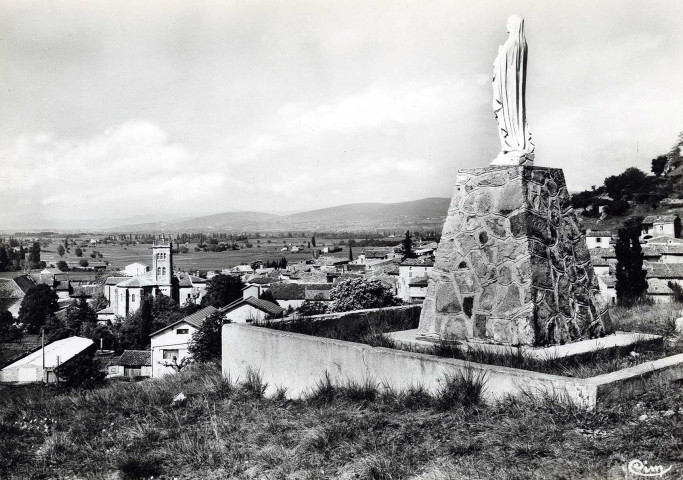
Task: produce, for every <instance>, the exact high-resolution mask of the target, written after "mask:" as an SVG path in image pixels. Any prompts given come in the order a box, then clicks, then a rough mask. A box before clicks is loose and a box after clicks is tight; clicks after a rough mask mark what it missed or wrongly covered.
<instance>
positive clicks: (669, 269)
mask: <svg viewBox="0 0 683 480" xmlns="http://www.w3.org/2000/svg"><path fill="white" fill-rule="evenodd" d="M644 267H645V269H646V270H647V278H667V279H668V278H683V263H647V264H646V265H644Z"/></svg>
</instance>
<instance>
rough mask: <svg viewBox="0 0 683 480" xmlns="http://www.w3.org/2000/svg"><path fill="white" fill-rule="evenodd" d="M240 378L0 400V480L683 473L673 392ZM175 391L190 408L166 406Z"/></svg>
mask: <svg viewBox="0 0 683 480" xmlns="http://www.w3.org/2000/svg"><path fill="white" fill-rule="evenodd" d="M248 380H249V381H248V382H246V383H242V384H234V383H231V381H229V380H226V379H223V378H221V375H220V371H219V369H218V368H217V367H216V366H211V365H203V366H196V367H194V368H192V369H187V370H184V371H183V372H181V373H180V374H177V375H175V376H171V377H166V378H164V379H160V380H154V381H151V380H149V381H144V382H141V383H125V382H123V383H112V384H110V385H109V386H107V387H104V388H101V389H98V390H94V391H82V392H62V393H58V392H56V391H54V390H52V389H51V388H41V387H39V386H36V387H34V388H35V390H29V391H27V390H24V391H23V393H21V394H20V392H18V391H10V392H8V391H2V390H0V395H5V396H6V397H11V398H9V399H7V400H6V401H4V402H2V403H0V477H2V478H55V477H60V478H62V477H68V478H150V477H152V476H153V477H154V478H174V477H175V478H183V479H224V478H244V479H247V478H292V479H320V478H347V479H351V478H375V479H399V478H409V477H410V478H420V479H449V478H450V479H460V478H496V479H512V478H544V479H545V478H581V479H585V478H624V472H625V468H626V464H627V463H628V462H629V461H630V460H633V459H640V460H643V461H648V462H649V464H651V465H653V464H662V465H665V466H669V465H672V466H673V471H674V472H680V471H681V468H683V453H682V452H683V436H682V435H681V432H682V431H683V409H681V407H680V406H681V402H682V401H683V388H681V386H680V385H666V384H664V383H659V382H657V381H656V380H651V381H650V383H649V392H648V393H647V394H646V395H645V396H643V397H642V398H640V399H639V400H637V401H629V402H623V401H622V402H619V403H617V404H614V405H609V406H605V407H600V408H598V409H597V410H595V411H593V412H586V411H583V410H580V409H577V408H575V407H572V406H569V405H567V404H565V403H563V402H562V401H560V400H559V399H553V398H533V397H529V398H526V399H523V400H506V401H503V402H501V403H499V404H497V405H491V406H484V405H480V404H479V403H478V390H477V385H476V384H473V383H472V382H471V381H465V382H464V383H463V381H462V379H460V380H457V379H456V380H457V381H453V380H452V379H451V380H450V381H449V382H448V383H447V385H446V388H444V390H443V391H442V392H441V393H440V394H439V395H437V396H436V397H430V396H428V395H426V394H425V393H424V392H423V391H422V390H420V389H419V388H416V389H413V390H412V391H409V392H407V393H402V394H399V393H396V392H384V393H382V392H380V391H379V390H378V389H377V388H376V386H374V385H372V384H367V385H350V386H346V387H335V386H332V385H330V384H329V383H327V382H325V381H324V380H322V379H321V382H320V385H319V387H318V389H317V390H316V391H314V392H312V394H311V395H310V396H309V398H307V399H306V400H301V401H291V400H285V399H284V398H282V397H281V396H280V397H276V398H263V396H262V392H263V385H262V384H260V382H259V380H258V377H257V376H252V377H251V378H250V379H248ZM475 383H476V382H475ZM484 388H485V384H484ZM180 392H184V393H185V395H186V396H187V400H186V401H184V402H181V403H180V404H178V405H176V406H172V399H173V397H174V396H176V395H177V394H178V393H180ZM463 392H465V394H463ZM679 409H680V410H679Z"/></svg>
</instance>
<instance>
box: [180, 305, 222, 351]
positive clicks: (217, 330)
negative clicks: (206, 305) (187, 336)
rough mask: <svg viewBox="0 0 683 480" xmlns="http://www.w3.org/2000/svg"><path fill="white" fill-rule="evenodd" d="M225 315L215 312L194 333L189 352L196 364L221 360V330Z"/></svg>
mask: <svg viewBox="0 0 683 480" xmlns="http://www.w3.org/2000/svg"><path fill="white" fill-rule="evenodd" d="M222 327H223V315H222V314H221V313H219V312H214V313H212V314H211V315H209V316H208V317H206V318H205V319H204V322H203V323H202V326H201V327H199V329H198V330H197V331H196V332H194V334H193V335H192V339H191V340H190V345H189V347H188V351H189V352H190V354H191V355H192V358H193V359H194V360H195V361H196V362H218V361H220V359H221V330H222Z"/></svg>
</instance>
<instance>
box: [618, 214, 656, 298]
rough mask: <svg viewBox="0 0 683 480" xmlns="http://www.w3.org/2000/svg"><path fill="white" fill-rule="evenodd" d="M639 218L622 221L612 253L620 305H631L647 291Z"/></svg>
mask: <svg viewBox="0 0 683 480" xmlns="http://www.w3.org/2000/svg"><path fill="white" fill-rule="evenodd" d="M640 231H641V219H639V218H633V219H629V220H628V221H626V222H624V225H623V226H622V228H620V229H619V231H618V233H617V243H616V245H615V247H614V253H615V254H616V257H617V267H616V280H617V282H616V286H615V287H616V291H617V300H618V301H619V304H620V305H626V306H631V305H633V304H634V303H637V302H639V301H641V300H642V299H643V298H644V296H645V294H646V293H647V286H648V284H647V279H646V275H647V272H646V271H645V270H643V249H642V247H641V246H640V240H639V237H640Z"/></svg>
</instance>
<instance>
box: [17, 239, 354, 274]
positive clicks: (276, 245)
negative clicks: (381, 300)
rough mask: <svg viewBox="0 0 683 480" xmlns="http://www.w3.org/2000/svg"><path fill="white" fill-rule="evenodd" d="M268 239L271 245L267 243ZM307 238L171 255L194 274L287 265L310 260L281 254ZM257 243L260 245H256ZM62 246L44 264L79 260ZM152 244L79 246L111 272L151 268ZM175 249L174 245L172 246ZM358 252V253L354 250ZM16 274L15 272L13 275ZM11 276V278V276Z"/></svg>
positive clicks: (47, 252) (307, 253) (306, 252)
mask: <svg viewBox="0 0 683 480" xmlns="http://www.w3.org/2000/svg"><path fill="white" fill-rule="evenodd" d="M90 238H96V239H97V238H100V237H82V238H80V239H76V241H77V243H79V244H80V243H81V242H86V241H89V240H90ZM269 240H270V242H271V243H268V241H269ZM309 240H310V238H269V239H264V238H260V239H250V240H249V241H250V242H251V243H252V244H253V247H252V248H241V249H240V250H228V251H225V252H201V251H200V252H195V251H194V247H195V246H196V244H188V245H187V248H188V249H189V252H188V253H177V254H174V255H173V262H174V264H175V266H176V267H178V268H180V269H181V270H187V271H194V270H221V269H224V268H230V267H234V266H235V265H239V264H245V263H247V264H248V263H251V262H253V261H255V260H262V261H264V262H265V261H267V260H279V259H281V258H282V257H285V258H286V259H287V261H288V262H289V263H296V262H299V261H302V260H308V259H310V258H312V255H313V249H309V248H304V249H303V250H302V251H300V252H296V253H291V252H289V251H286V252H283V251H281V249H282V248H283V246H284V245H285V243H283V242H286V244H287V245H288V246H289V245H290V244H294V245H299V246H301V245H305V246H306V247H307V245H308V241H309ZM257 242H260V243H257ZM62 243H63V239H60V238H55V239H53V240H52V243H51V244H50V245H49V246H48V247H43V250H42V252H41V260H43V261H45V262H46V263H47V264H48V265H49V264H54V265H56V264H57V262H58V261H60V260H64V261H66V262H68V263H70V264H71V263H73V264H76V263H78V261H79V260H80V259H81V258H79V257H77V256H76V255H75V253H74V252H75V247H73V246H72V247H70V253H67V254H65V255H64V257H60V256H59V255H58V254H57V247H58V245H60V244H62ZM324 243H330V244H331V243H332V242H331V241H328V242H323V241H322V240H321V241H319V242H318V243H317V247H316V248H317V249H321V248H322V246H323V244H324ZM151 247H152V245H151V244H138V245H136V244H134V243H131V244H130V245H127V246H126V245H118V244H108V245H105V244H102V243H100V244H98V245H93V246H90V245H88V246H86V247H81V248H83V249H84V252H83V257H82V258H85V259H86V260H88V261H92V260H104V261H108V262H109V268H110V269H118V268H123V267H125V266H126V265H128V264H130V263H133V262H140V263H144V264H146V265H151V263H152V251H151ZM174 247H175V245H174ZM342 248H343V250H342V251H341V252H337V253H335V254H334V255H336V256H340V257H344V258H347V257H348V254H349V253H348V247H342ZM356 250H358V251H356ZM360 250H361V249H360V248H358V249H354V257H357V256H358V253H360ZM92 251H97V252H100V253H101V254H102V256H103V258H101V259H99V258H98V259H92V258H90V253H91V252H92ZM14 275H16V273H15V274H14ZM12 276H13V275H12Z"/></svg>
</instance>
